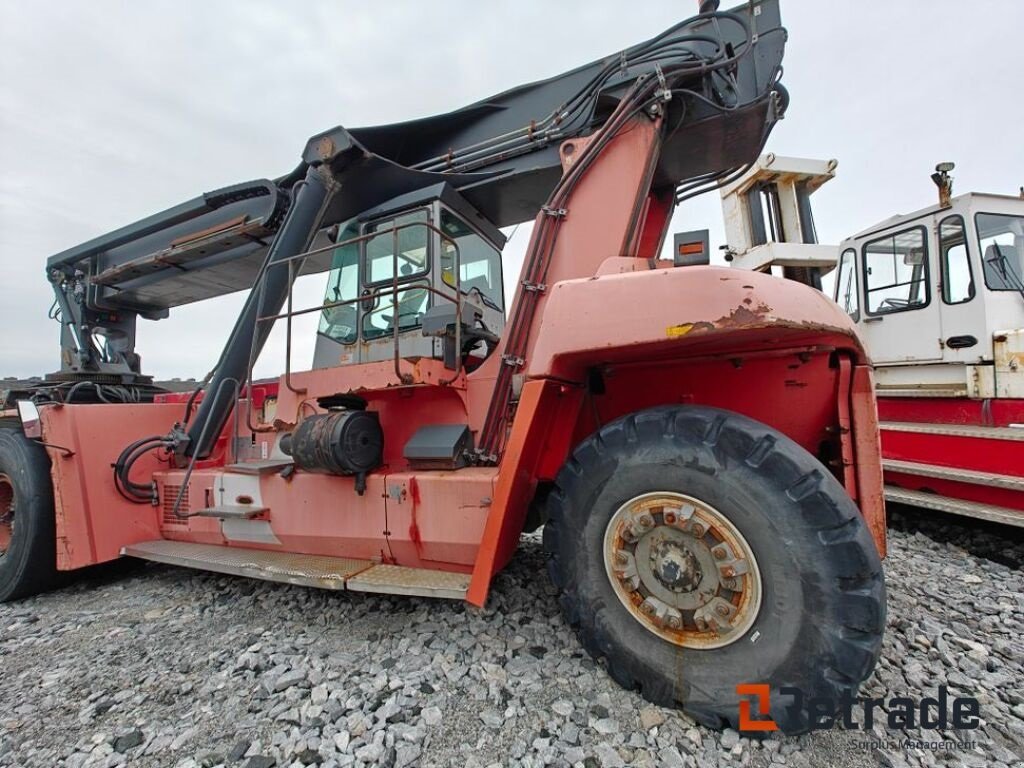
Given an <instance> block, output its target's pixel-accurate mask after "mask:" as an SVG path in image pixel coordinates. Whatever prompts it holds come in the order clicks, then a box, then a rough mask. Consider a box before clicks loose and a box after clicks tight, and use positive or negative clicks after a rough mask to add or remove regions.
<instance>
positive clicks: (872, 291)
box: [863, 227, 931, 315]
mask: <svg viewBox="0 0 1024 768" xmlns="http://www.w3.org/2000/svg"><path fill="white" fill-rule="evenodd" d="M863 256H864V298H865V301H866V304H867V313H868V314H869V315H884V314H890V313H893V312H906V311H908V310H913V309H920V308H921V307H924V306H927V304H928V302H929V300H930V298H931V297H930V294H929V290H928V246H927V236H926V232H925V228H924V227H914V228H913V229H906V230H904V231H902V232H896V233H895V234H891V235H886V236H885V237H880V238H878V239H877V240H871V241H870V242H868V243H865V245H864V249H863Z"/></svg>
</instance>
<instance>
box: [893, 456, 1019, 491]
mask: <svg viewBox="0 0 1024 768" xmlns="http://www.w3.org/2000/svg"><path fill="white" fill-rule="evenodd" d="M882 469H885V470H888V471H889V472H899V473H901V474H904V475H915V476H917V477H934V478H936V479H938V480H952V481H954V482H957V483H970V484H971V485H987V486H990V487H992V488H1008V489H1010V490H1011V491H1024V477H1014V476H1013V475H1000V474H997V473H995V472H979V471H978V470H974V469H960V468H959V467H940V466H939V465H937V464H920V463H918V462H916V461H901V460H899V459H882Z"/></svg>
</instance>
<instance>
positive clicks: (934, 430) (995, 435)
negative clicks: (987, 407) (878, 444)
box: [878, 421, 1024, 440]
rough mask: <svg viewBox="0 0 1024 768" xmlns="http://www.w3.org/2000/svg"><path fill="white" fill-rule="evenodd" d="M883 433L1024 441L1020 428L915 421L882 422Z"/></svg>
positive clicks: (1022, 429) (880, 424) (1022, 430)
mask: <svg viewBox="0 0 1024 768" xmlns="http://www.w3.org/2000/svg"><path fill="white" fill-rule="evenodd" d="M878 426H879V428H880V429H881V430H882V431H883V432H916V433H917V434H922V435H946V436H949V437H977V438H982V439H985V440H1024V428H1021V427H982V426H979V425H976V424H933V423H925V422H916V421H883V422H880V423H879V425H878Z"/></svg>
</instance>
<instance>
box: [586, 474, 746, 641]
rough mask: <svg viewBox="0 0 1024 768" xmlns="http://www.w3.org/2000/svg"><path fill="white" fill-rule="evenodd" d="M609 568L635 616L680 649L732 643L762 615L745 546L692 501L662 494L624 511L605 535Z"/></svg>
mask: <svg viewBox="0 0 1024 768" xmlns="http://www.w3.org/2000/svg"><path fill="white" fill-rule="evenodd" d="M604 563H605V570H606V572H607V574H608V579H609V581H610V582H611V584H612V587H613V589H614V590H615V594H616V595H617V596H618V598H619V600H620V601H621V602H622V604H623V605H624V606H625V607H626V609H627V610H628V611H629V613H630V615H631V616H632V617H633V618H634V619H636V621H638V622H639V623H640V624H641V625H643V627H644V628H645V629H647V630H648V631H650V632H652V633H654V634H655V635H657V636H658V637H660V638H662V639H664V640H667V641H668V642H670V643H672V644H674V645H678V646H680V647H684V648H699V649H705V650H710V649H712V648H721V647H723V646H726V645H729V644H731V643H734V642H736V641H737V640H739V639H740V638H741V637H743V636H744V635H745V634H746V633H747V631H748V630H749V629H750V627H751V626H752V625H753V623H754V620H755V619H756V618H757V613H758V611H759V610H760V607H761V573H760V571H759V570H758V567H757V560H756V559H755V558H754V553H753V551H752V550H751V548H750V545H749V544H748V543H747V540H746V539H745V538H743V535H742V534H741V533H740V532H739V530H738V529H737V528H736V526H734V525H733V524H732V523H731V522H730V521H729V519H728V518H727V517H725V516H724V515H723V514H722V513H721V512H719V511H718V510H717V509H715V508H714V507H712V506H711V505H709V504H705V503H704V502H702V501H700V500H699V499H696V498H693V497H692V496H686V495H684V494H681V493H673V492H670V491H657V492H654V493H645V494H642V495H640V496H637V497H635V498H632V499H630V500H629V501H627V502H626V503H625V504H623V505H622V506H621V507H619V509H618V511H616V513H615V514H614V515H612V519H611V520H610V521H609V522H608V527H607V528H606V530H605V536H604Z"/></svg>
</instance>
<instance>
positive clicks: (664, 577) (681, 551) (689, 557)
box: [650, 541, 703, 592]
mask: <svg viewBox="0 0 1024 768" xmlns="http://www.w3.org/2000/svg"><path fill="white" fill-rule="evenodd" d="M650 564H651V570H652V572H653V573H654V575H655V576H656V577H657V579H658V581H660V582H661V583H662V584H663V585H665V587H667V588H668V589H670V590H672V591H673V592H692V591H693V590H695V589H696V588H697V585H698V584H700V580H701V578H702V577H703V572H702V571H701V568H700V563H698V562H697V558H696V556H695V555H694V554H693V552H691V551H690V550H689V549H688V548H687V547H685V546H682V545H680V544H677V543H676V542H674V541H661V542H659V543H658V544H656V545H654V546H653V547H652V548H651V563H650Z"/></svg>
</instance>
